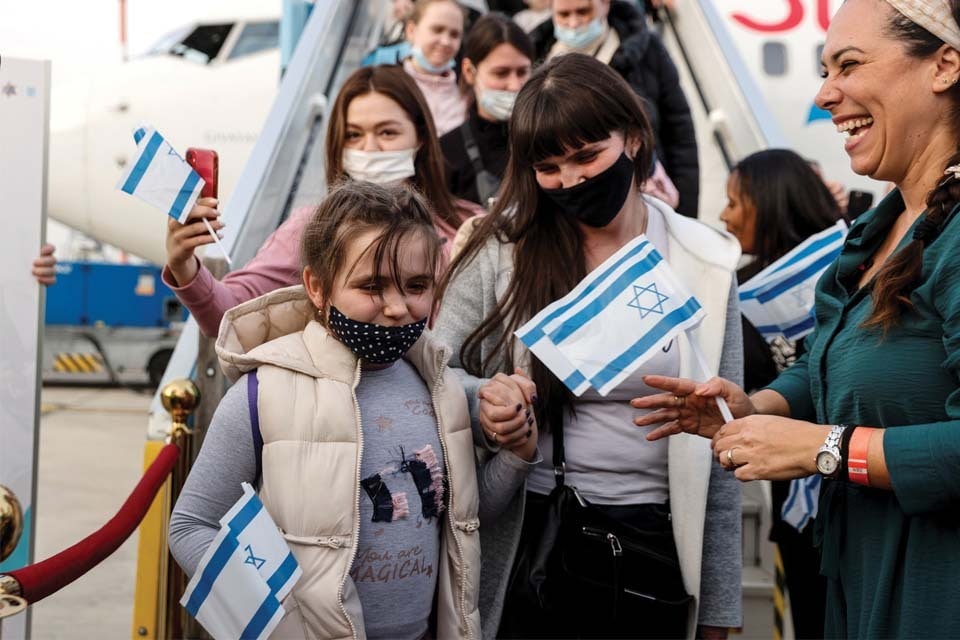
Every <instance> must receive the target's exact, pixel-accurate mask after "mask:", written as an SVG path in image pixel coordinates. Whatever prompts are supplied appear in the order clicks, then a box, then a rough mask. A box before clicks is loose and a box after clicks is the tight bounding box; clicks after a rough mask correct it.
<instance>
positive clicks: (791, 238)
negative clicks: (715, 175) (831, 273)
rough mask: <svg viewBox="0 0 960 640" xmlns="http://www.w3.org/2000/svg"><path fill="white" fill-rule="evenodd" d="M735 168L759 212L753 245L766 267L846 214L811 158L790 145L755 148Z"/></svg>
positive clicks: (743, 192)
mask: <svg viewBox="0 0 960 640" xmlns="http://www.w3.org/2000/svg"><path fill="white" fill-rule="evenodd" d="M731 173H732V174H735V175H736V178H737V184H738V187H739V191H740V197H741V198H742V199H744V200H745V201H746V204H748V205H749V206H752V207H753V210H754V211H755V212H756V217H757V222H756V224H755V225H754V237H753V247H754V254H755V255H756V257H757V265H756V266H757V267H759V268H761V269H762V268H764V267H766V266H768V265H769V264H770V263H772V262H775V261H776V260H777V259H778V258H780V257H781V256H783V255H784V254H785V253H787V252H788V251H790V250H791V249H793V248H794V247H796V246H797V245H798V244H800V243H801V242H803V241H804V240H806V239H807V238H809V237H810V236H812V235H813V234H815V233H817V232H818V231H823V230H824V229H826V228H827V227H829V226H830V225H832V224H834V223H836V221H837V220H840V219H841V218H843V217H844V216H843V213H842V212H841V211H840V207H839V205H837V201H836V200H835V199H834V198H833V195H831V193H830V190H829V189H827V186H826V185H825V184H824V183H823V180H822V179H821V178H820V176H818V175H817V173H816V172H815V171H814V170H813V169H812V168H811V167H810V163H808V162H807V161H806V160H804V159H803V158H801V157H800V156H799V155H797V154H796V153H794V152H793V151H790V150H788V149H767V150H765V151H758V152H757V153H753V154H750V155H749V156H747V157H746V158H744V159H743V160H741V161H740V162H739V163H737V165H736V166H735V167H734V168H733V169H732V170H731Z"/></svg>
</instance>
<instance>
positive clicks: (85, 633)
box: [21, 387, 152, 640]
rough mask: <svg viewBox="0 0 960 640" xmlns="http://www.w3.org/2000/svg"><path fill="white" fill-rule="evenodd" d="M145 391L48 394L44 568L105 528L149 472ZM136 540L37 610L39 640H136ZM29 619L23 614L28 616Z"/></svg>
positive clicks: (39, 537)
mask: <svg viewBox="0 0 960 640" xmlns="http://www.w3.org/2000/svg"><path fill="white" fill-rule="evenodd" d="M151 397H152V395H151V394H150V393H149V392H146V391H136V390H129V389H106V388H93V387H44V389H43V391H42V394H41V419H40V454H39V469H38V488H37V501H36V509H37V511H36V513H37V523H36V527H37V528H36V547H35V551H34V560H35V561H39V560H42V559H44V558H47V557H49V556H51V555H54V554H56V553H58V552H59V551H61V550H63V549H65V548H67V547H69V546H70V545H72V544H74V543H76V542H77V541H79V540H81V539H82V538H84V537H85V536H87V535H88V534H90V533H91V532H93V531H95V530H96V529H98V528H100V527H101V526H102V525H103V524H104V523H105V522H106V521H107V520H109V519H110V518H111V517H112V516H113V515H114V514H115V513H116V512H117V510H118V509H119V507H120V505H121V504H123V501H124V500H125V499H126V497H127V496H128V495H129V493H130V491H131V490H132V489H133V487H134V486H135V485H136V483H137V481H138V480H139V478H140V476H141V474H142V472H143V447H144V443H145V442H146V433H147V410H148V408H149V405H150V399H151ZM136 572H137V534H136V533H134V534H133V535H132V536H130V538H129V539H128V540H127V541H126V542H125V543H124V544H123V545H122V546H121V547H120V548H119V549H117V551H115V552H114V553H113V555H111V556H110V557H109V558H107V559H106V560H104V561H103V562H102V563H101V564H100V565H98V566H97V567H96V568H94V569H93V570H92V571H90V572H89V573H87V574H86V575H84V576H83V577H81V578H79V579H78V580H77V581H76V582H74V583H72V584H70V585H68V586H67V587H65V588H63V589H62V590H60V591H59V592H57V593H55V594H53V595H51V596H49V597H48V598H46V599H45V600H42V601H41V602H38V603H37V604H36V605H34V606H33V607H32V608H31V609H32V616H33V617H32V622H31V628H32V634H31V637H32V638H34V639H41V640H46V639H48V638H50V639H54V638H56V639H72V638H130V637H131V627H132V622H133V594H134V585H135V581H136ZM21 615H22V614H21Z"/></svg>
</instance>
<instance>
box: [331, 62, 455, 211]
mask: <svg viewBox="0 0 960 640" xmlns="http://www.w3.org/2000/svg"><path fill="white" fill-rule="evenodd" d="M368 93H380V94H382V95H385V96H387V97H388V98H390V99H391V100H393V101H394V102H396V103H397V104H398V105H400V108H401V109H403V110H404V111H405V112H406V114H407V116H408V117H409V118H410V121H411V122H413V126H414V127H415V128H416V131H417V141H418V142H419V144H420V148H419V149H418V150H417V155H416V157H415V158H414V161H413V165H414V168H415V169H416V175H414V176H413V178H412V179H411V182H412V183H413V186H414V187H416V188H417V189H418V190H420V192H421V193H422V194H423V195H424V196H425V197H426V198H427V200H428V202H429V204H430V206H431V209H432V210H433V214H434V215H435V216H436V217H437V218H440V219H441V220H443V221H444V222H446V223H447V224H448V225H450V226H452V227H453V228H454V229H456V228H457V227H459V226H460V223H461V222H463V220H462V218H461V216H460V213H459V212H458V210H457V207H456V204H455V203H454V200H453V196H452V195H450V191H448V190H447V183H446V179H445V177H444V169H443V153H442V152H441V151H440V143H439V142H438V140H437V129H436V127H435V126H434V124H433V116H432V115H430V109H429V107H427V101H426V99H425V98H424V97H423V93H422V92H421V91H420V88H419V87H418V86H417V83H416V82H415V81H414V80H413V78H411V77H410V75H409V74H408V73H407V72H406V71H404V70H403V67H399V66H396V65H379V66H375V67H362V68H360V69H357V70H356V71H354V72H353V73H352V74H350V77H349V78H347V80H346V82H344V83H343V86H342V87H341V88H340V93H339V94H337V99H336V101H335V102H334V103H333V108H332V109H331V112H330V123H329V125H328V126H327V157H326V162H327V185H328V186H330V187H333V186H335V185H336V184H338V183H339V182H342V181H343V180H344V179H346V178H347V177H348V176H347V174H346V173H345V172H344V170H343V149H344V146H345V144H346V139H347V109H349V107H350V103H351V102H353V100H354V98H357V97H359V96H364V95H367V94H368Z"/></svg>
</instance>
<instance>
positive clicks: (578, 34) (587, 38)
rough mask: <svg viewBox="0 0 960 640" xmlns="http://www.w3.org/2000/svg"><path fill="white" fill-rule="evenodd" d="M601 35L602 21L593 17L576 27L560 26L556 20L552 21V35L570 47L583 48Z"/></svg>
mask: <svg viewBox="0 0 960 640" xmlns="http://www.w3.org/2000/svg"><path fill="white" fill-rule="evenodd" d="M602 35H603V23H602V22H601V21H600V19H599V18H594V19H593V20H591V21H590V22H588V23H587V24H585V25H581V26H579V27H576V28H570V27H561V26H560V25H558V24H557V22H556V20H554V22H553V36H554V37H555V38H556V39H557V40H559V41H560V43H561V44H564V45H566V46H568V47H570V48H571V49H583V48H584V47H586V46H587V45H590V44H592V43H593V42H595V41H596V40H597V39H598V38H599V37H600V36H602Z"/></svg>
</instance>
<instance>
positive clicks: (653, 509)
mask: <svg viewBox="0 0 960 640" xmlns="http://www.w3.org/2000/svg"><path fill="white" fill-rule="evenodd" d="M526 498H527V502H526V510H525V511H524V516H523V529H522V530H521V533H520V545H519V547H518V549H517V556H516V559H515V560H514V564H513V569H512V570H511V575H510V581H511V583H513V581H514V580H515V579H517V577H518V576H522V575H526V571H525V569H526V567H525V564H526V562H527V561H528V558H529V554H530V553H531V551H532V549H533V548H535V547H536V545H537V544H538V543H539V541H540V535H541V533H542V531H543V528H544V521H545V519H546V513H547V507H548V502H547V496H544V495H541V494H537V493H530V492H528V493H527V496H526ZM595 506H596V507H597V508H598V509H600V510H602V511H604V512H605V513H606V515H608V516H610V517H612V518H615V519H617V520H619V521H620V522H622V523H624V524H628V525H630V526H632V527H634V528H636V529H639V530H641V531H644V532H646V533H648V534H651V535H650V536H649V537H648V539H649V541H650V542H651V543H652V544H651V546H653V547H654V548H655V550H656V551H658V552H659V553H661V554H662V555H665V556H668V557H670V558H672V559H674V560H676V559H677V546H676V543H675V542H674V539H673V529H672V525H671V522H670V506H669V504H642V505H634V506H604V505H595ZM669 579H670V580H675V581H676V582H677V584H678V585H680V586H681V588H682V584H683V577H682V575H681V574H680V570H679V568H678V569H677V573H676V575H675V576H670V578H669ZM511 591H512V589H509V588H508V590H507V600H506V602H505V603H504V607H503V616H502V617H501V619H500V628H499V630H498V632H497V637H498V638H665V637H670V636H671V635H673V636H676V634H670V633H665V632H664V630H663V629H662V628H660V627H658V625H657V620H655V619H650V620H648V621H645V622H644V624H642V625H637V624H636V623H635V622H634V620H635V618H633V617H632V616H629V619H630V620H631V622H630V623H629V625H626V624H624V623H623V622H622V621H617V620H608V619H603V617H602V616H598V615H597V611H598V610H603V609H604V608H605V606H604V605H606V604H608V601H607V599H608V598H609V595H608V594H606V593H602V592H599V591H598V592H591V591H586V590H585V591H583V592H581V593H577V594H567V595H568V596H569V597H568V598H566V602H565V604H564V606H562V607H558V608H556V609H552V610H550V611H545V610H543V609H541V608H540V607H539V606H538V605H537V604H536V603H531V602H518V601H516V600H515V599H513V598H511V597H510V593H511ZM639 606H642V603H640V605H639ZM683 635H684V634H680V635H679V636H677V637H683Z"/></svg>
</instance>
